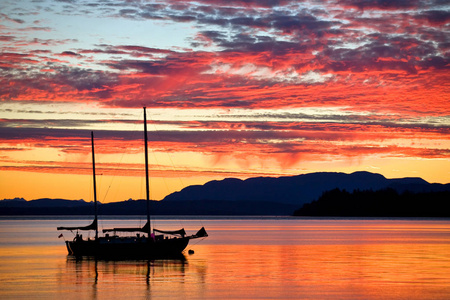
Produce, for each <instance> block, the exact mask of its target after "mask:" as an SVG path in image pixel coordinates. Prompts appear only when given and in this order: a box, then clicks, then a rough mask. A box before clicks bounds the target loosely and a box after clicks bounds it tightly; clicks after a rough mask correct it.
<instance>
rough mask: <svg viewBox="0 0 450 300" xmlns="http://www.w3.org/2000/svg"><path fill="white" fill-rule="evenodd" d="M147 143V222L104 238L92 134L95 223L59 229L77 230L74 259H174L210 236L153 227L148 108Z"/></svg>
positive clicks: (70, 246)
mask: <svg viewBox="0 0 450 300" xmlns="http://www.w3.org/2000/svg"><path fill="white" fill-rule="evenodd" d="M144 140H145V179H146V198H147V223H146V224H145V225H144V226H143V227H137V228H112V229H103V233H104V236H102V237H99V235H98V215H97V188H96V179H95V177H96V176H95V154H94V133H93V132H91V144H92V170H93V181H94V210H95V217H94V221H93V222H92V223H91V224H90V225H87V226H76V227H57V230H70V231H74V230H76V235H75V238H74V239H73V240H72V241H66V246H67V250H68V252H69V255H74V256H96V257H111V258H115V257H126V258H140V257H143V258H144V257H174V256H179V255H182V252H183V251H184V249H185V248H186V247H187V245H188V243H189V241H190V240H191V239H196V238H205V237H207V236H208V234H207V233H206V230H205V228H204V227H202V228H201V229H200V230H199V231H198V232H197V233H196V234H193V235H187V234H186V232H185V230H184V228H183V229H180V230H175V231H169V230H159V229H156V228H152V226H151V222H150V197H149V195H150V193H149V190H150V188H149V179H148V139H147V116H146V109H145V107H144ZM89 230H94V231H95V238H93V239H89V238H88V239H84V238H83V236H82V235H81V234H79V231H89ZM119 232H128V233H132V234H133V235H128V236H118V235H117V233H119Z"/></svg>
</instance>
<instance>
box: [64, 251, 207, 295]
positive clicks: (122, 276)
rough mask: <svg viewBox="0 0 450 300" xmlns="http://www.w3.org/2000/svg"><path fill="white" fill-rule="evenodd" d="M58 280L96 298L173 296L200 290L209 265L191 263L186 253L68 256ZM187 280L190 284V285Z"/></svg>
mask: <svg viewBox="0 0 450 300" xmlns="http://www.w3.org/2000/svg"><path fill="white" fill-rule="evenodd" d="M58 273H59V274H58V279H57V281H58V282H59V283H60V286H61V288H62V289H67V290H69V289H73V287H76V290H77V292H80V293H82V294H83V295H84V296H86V297H88V298H92V299H98V298H102V299H104V298H107V297H109V298H110V299H117V298H123V297H122V296H123V295H127V294H129V295H130V296H133V297H140V296H142V297H146V298H149V297H150V296H156V295H157V296H158V297H160V296H161V297H166V296H170V297H173V296H175V295H177V293H179V295H180V296H182V295H186V293H188V294H191V293H194V294H195V293H197V291H196V286H197V283H199V282H204V278H205V276H206V269H205V268H203V267H199V266H191V265H190V264H189V263H188V260H187V259H186V257H185V256H180V257H177V258H170V259H154V260H149V259H147V260H145V259H142V260H107V259H96V258H86V257H83V258H76V257H72V256H68V257H67V259H66V262H65V265H61V266H60V269H59V272H58ZM187 284H190V286H188V285H187Z"/></svg>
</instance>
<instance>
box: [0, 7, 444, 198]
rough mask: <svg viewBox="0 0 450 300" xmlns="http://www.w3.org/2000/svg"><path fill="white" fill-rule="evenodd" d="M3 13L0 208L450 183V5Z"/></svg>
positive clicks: (28, 10)
mask: <svg viewBox="0 0 450 300" xmlns="http://www.w3.org/2000/svg"><path fill="white" fill-rule="evenodd" d="M448 3H449V2H448V1H443V0H430V1H414V0H393V1H385V0H368V1H363V0H328V1H326V0H325V1H317V0H310V1H283V0H278V1H276V0H262V1H251V0H247V1H244V0H241V1H238V0H196V1H189V0H188V1H177V0H169V1H143V0H142V1H138V0H127V1H116V0H97V1H96V0H60V1H50V0H36V1H32V0H3V1H1V2H0V45H1V54H0V72H1V73H0V74H1V76H0V99H1V102H0V199H4V198H14V197H24V198H25V199H27V200H32V199H36V198H43V197H50V198H66V199H81V198H82V199H85V200H86V201H91V200H92V199H93V196H92V183H91V148H90V131H91V130H92V131H94V134H95V143H96V149H95V150H96V162H97V174H98V185H99V197H98V198H99V201H101V202H114V201H122V200H126V199H129V198H133V199H138V198H144V197H145V184H144V180H143V174H144V172H143V170H144V165H143V162H144V156H143V125H142V122H143V111H142V107H143V106H146V107H147V118H148V120H149V142H150V144H149V147H150V150H151V151H150V168H151V171H150V177H151V197H152V198H153V199H162V198H163V197H164V196H165V195H167V194H169V193H171V192H174V191H177V190H180V189H182V188H183V187H185V186H187V185H191V184H203V183H205V182H207V181H209V180H213V179H216V180H220V179H223V178H227V177H236V178H242V179H245V178H249V177H256V176H285V175H297V174H305V173H310V172H318V171H326V172H329V171H332V172H346V173H350V172H354V171H363V170H364V171H370V172H375V173H380V174H382V175H384V176H386V177H388V178H397V177H422V178H423V179H425V180H427V181H429V182H439V183H448V182H450V150H449V149H450V97H449V94H450V5H449V4H448Z"/></svg>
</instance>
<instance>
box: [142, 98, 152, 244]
mask: <svg viewBox="0 0 450 300" xmlns="http://www.w3.org/2000/svg"><path fill="white" fill-rule="evenodd" d="M144 139H145V185H146V198H147V225H148V228H147V230H148V232H147V233H148V237H149V238H150V234H151V231H152V229H151V227H152V226H150V184H149V181H148V138H147V113H146V110H145V107H144Z"/></svg>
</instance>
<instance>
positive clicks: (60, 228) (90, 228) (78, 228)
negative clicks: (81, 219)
mask: <svg viewBox="0 0 450 300" xmlns="http://www.w3.org/2000/svg"><path fill="white" fill-rule="evenodd" d="M96 228H97V219H94V221H93V222H92V224H91V225H88V226H77V227H57V228H56V229H57V230H95V229H96Z"/></svg>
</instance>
